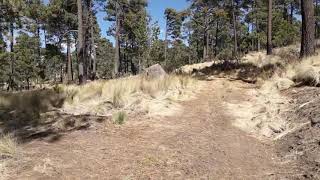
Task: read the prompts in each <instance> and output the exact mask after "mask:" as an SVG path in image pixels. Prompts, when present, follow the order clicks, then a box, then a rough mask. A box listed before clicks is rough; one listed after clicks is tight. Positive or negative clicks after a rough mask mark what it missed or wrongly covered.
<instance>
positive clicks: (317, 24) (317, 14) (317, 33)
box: [315, 0, 319, 45]
mask: <svg viewBox="0 0 320 180" xmlns="http://www.w3.org/2000/svg"><path fill="white" fill-rule="evenodd" d="M315 1H316V6H315V7H316V9H317V11H316V12H315V16H316V17H317V18H319V13H318V12H319V11H318V7H319V2H318V0H315ZM315 31H316V32H315V34H316V37H315V38H316V39H318V38H319V23H318V20H316V29H315ZM316 44H317V45H318V43H316Z"/></svg>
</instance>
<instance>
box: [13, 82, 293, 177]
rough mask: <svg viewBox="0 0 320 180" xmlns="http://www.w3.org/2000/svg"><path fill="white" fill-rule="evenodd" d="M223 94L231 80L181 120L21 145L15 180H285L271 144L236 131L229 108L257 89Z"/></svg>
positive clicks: (151, 120)
mask: <svg viewBox="0 0 320 180" xmlns="http://www.w3.org/2000/svg"><path fill="white" fill-rule="evenodd" d="M239 88H240V89H238V90H237V92H238V93H230V92H228V91H225V90H226V89H227V86H226V84H225V80H222V79H221V80H219V79H216V80H213V81H210V82H207V83H206V85H205V87H203V90H201V92H199V94H198V95H197V97H196V98H195V99H193V100H191V101H188V102H181V103H180V104H181V106H182V108H183V111H182V113H178V114H176V115H174V116H165V117H163V116H162V117H161V116H158V117H151V116H143V115H134V114H131V115H129V116H128V120H127V121H126V122H125V123H124V124H123V125H121V126H119V125H115V124H113V123H112V122H111V121H103V122H102V123H97V124H94V125H91V126H90V128H88V129H86V130H76V131H72V132H70V133H68V134H65V135H64V136H62V137H61V138H59V139H58V140H56V141H54V142H50V141H47V140H45V139H41V138H40V139H37V140H33V141H31V142H28V143H25V144H23V145H22V147H21V149H23V151H24V152H23V154H24V155H23V158H22V159H21V160H20V161H19V166H12V168H11V170H12V172H11V173H10V174H11V176H10V179H79V178H80V179H99V178H100V179H104V178H106V179H161V178H162V179H186V178H187V179H201V178H203V179H279V178H280V177H281V178H285V177H287V175H288V174H287V173H285V172H286V170H287V167H288V166H287V164H284V163H280V159H278V158H277V156H276V154H275V149H274V145H273V144H272V143H266V142H261V141H259V140H258V139H256V138H254V137H251V136H249V135H248V134H247V133H246V132H244V131H242V130H240V129H238V128H236V127H234V126H233V125H232V124H231V122H232V120H233V119H234V117H233V116H232V115H231V114H229V113H228V112H227V111H226V107H225V104H224V103H223V102H224V101H226V100H230V99H235V100H238V99H240V100H241V99H243V98H244V99H246V98H249V96H248V95H247V94H245V93H242V92H243V91H245V90H246V89H249V88H251V85H247V84H241V87H239Z"/></svg>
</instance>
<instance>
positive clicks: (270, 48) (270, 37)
mask: <svg viewBox="0 0 320 180" xmlns="http://www.w3.org/2000/svg"><path fill="white" fill-rule="evenodd" d="M267 39H268V42H267V55H271V54H272V0H269V7H268V38H267Z"/></svg>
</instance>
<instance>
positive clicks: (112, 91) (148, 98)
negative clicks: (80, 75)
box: [59, 75, 199, 115]
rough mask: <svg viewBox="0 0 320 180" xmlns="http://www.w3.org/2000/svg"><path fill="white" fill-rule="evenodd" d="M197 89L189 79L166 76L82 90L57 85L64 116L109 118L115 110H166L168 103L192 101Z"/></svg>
mask: <svg viewBox="0 0 320 180" xmlns="http://www.w3.org/2000/svg"><path fill="white" fill-rule="evenodd" d="M198 86H199V84H198V81H196V80H195V79H193V78H191V77H190V76H176V75H167V76H165V77H163V78H158V79H146V78H144V77H143V76H131V77H126V78H121V79H113V80H108V81H96V82H91V83H88V84H86V85H83V86H74V85H70V86H66V85H60V87H59V89H61V90H62V92H63V93H64V95H65V96H66V102H65V105H64V110H66V111H67V112H70V113H73V114H99V115H110V114H112V112H113V111H114V110H115V109H122V110H126V111H144V112H149V110H150V109H154V108H151V107H154V104H158V105H159V106H158V107H159V108H158V109H161V106H164V107H167V108H168V109H169V108H170V103H171V102H173V101H176V100H183V99H187V98H189V97H191V96H192V94H194V91H195V90H196V89H197V88H198ZM168 99H170V100H168ZM107 104H109V105H111V106H107ZM171 104H172V103H171Z"/></svg>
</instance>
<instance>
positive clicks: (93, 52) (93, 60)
mask: <svg viewBox="0 0 320 180" xmlns="http://www.w3.org/2000/svg"><path fill="white" fill-rule="evenodd" d="M90 3H91V4H90V25H91V29H90V32H91V34H90V36H91V37H90V39H91V45H90V47H91V56H90V58H91V65H90V66H92V72H91V80H94V79H96V71H97V70H96V69H97V67H96V66H97V62H96V56H97V54H96V46H95V43H94V22H93V16H94V14H93V10H92V8H93V7H92V6H93V3H92V1H91V2H90Z"/></svg>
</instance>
